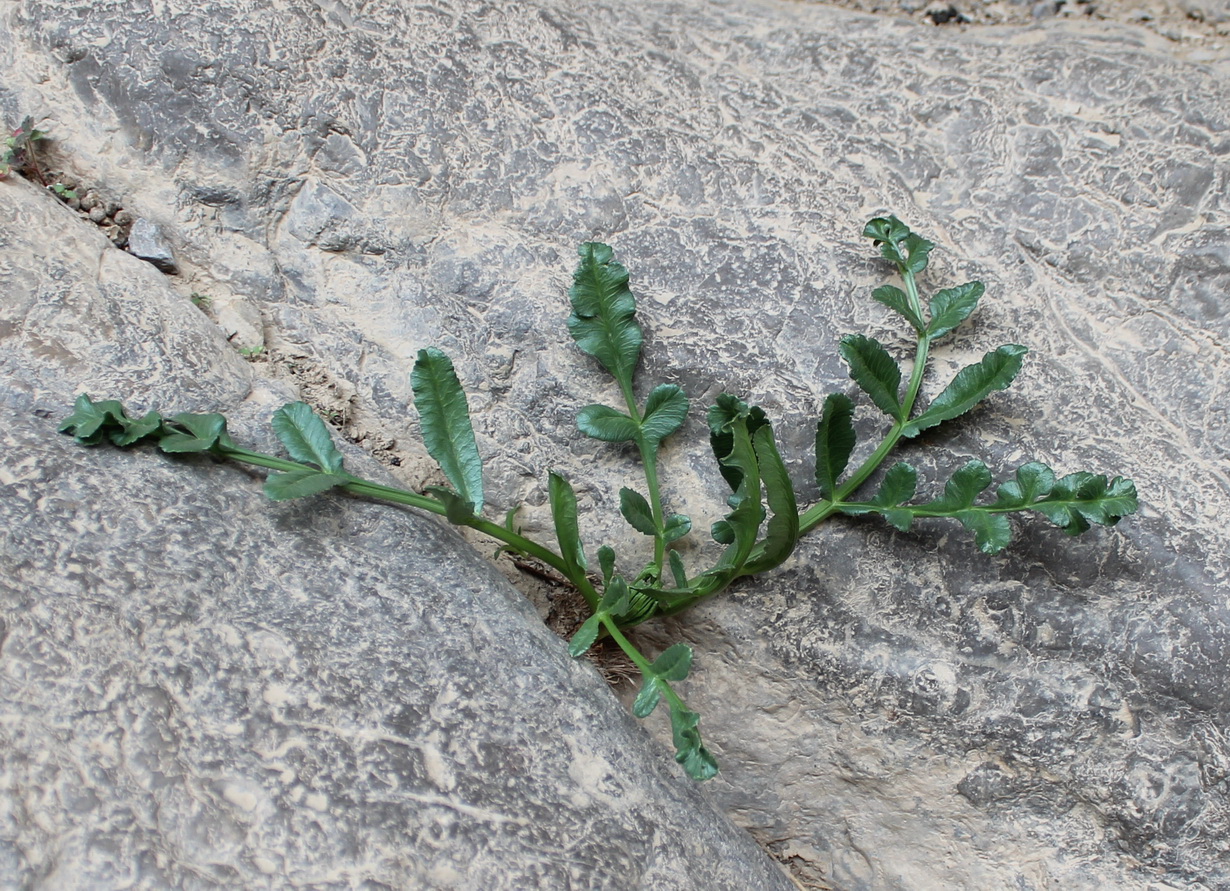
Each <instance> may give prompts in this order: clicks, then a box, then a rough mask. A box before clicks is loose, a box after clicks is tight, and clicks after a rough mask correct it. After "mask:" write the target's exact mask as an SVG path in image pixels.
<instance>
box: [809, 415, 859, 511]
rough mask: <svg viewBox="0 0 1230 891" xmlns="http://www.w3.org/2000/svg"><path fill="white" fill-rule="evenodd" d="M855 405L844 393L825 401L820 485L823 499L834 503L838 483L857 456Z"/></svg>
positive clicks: (821, 423)
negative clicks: (852, 458) (854, 455)
mask: <svg viewBox="0 0 1230 891" xmlns="http://www.w3.org/2000/svg"><path fill="white" fill-rule="evenodd" d="M853 417H854V402H853V401H852V400H851V399H850V397H849V396H846V395H845V394H844V393H832V394H830V395H829V397H828V398H827V399H825V400H824V411H823V412H822V414H821V415H820V420H819V422H818V423H817V424H816V485H817V486H819V487H820V497H821V498H825V499H829V500H831V499H832V497H833V493H834V492H835V491H836V490H837V480H838V479H839V478H840V477H841V475H842V473H844V472H845V469H846V465H847V464H849V463H850V455H851V454H852V453H853V452H854V444H855V435H854V424H853V423H852V420H851V419H852V418H853Z"/></svg>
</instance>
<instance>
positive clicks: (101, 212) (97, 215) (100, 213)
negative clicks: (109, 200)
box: [82, 201, 107, 223]
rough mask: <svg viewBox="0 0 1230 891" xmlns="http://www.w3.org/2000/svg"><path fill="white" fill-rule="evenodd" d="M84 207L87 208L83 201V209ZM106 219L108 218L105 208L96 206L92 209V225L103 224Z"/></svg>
mask: <svg viewBox="0 0 1230 891" xmlns="http://www.w3.org/2000/svg"><path fill="white" fill-rule="evenodd" d="M84 206H85V202H84V201H83V202H82V207H84ZM106 218H107V211H106V209H105V208H102V207H99V206H98V205H97V204H95V205H94V206H93V207H91V208H90V222H91V223H102V221H103V220H105V219H106Z"/></svg>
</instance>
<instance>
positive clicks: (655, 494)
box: [619, 380, 666, 582]
mask: <svg viewBox="0 0 1230 891" xmlns="http://www.w3.org/2000/svg"><path fill="white" fill-rule="evenodd" d="M619 389H620V391H621V392H622V393H623V396H624V403H625V404H626V405H627V406H628V416H629V417H631V418H632V420H633V421H635V422H636V425H637V427H640V425H641V421H642V420H643V419H642V418H641V410H640V408H639V407H638V406H637V404H636V396H635V395H634V394H633V393H632V382H631V381H630V380H620V381H619ZM636 448H637V450H638V451H639V452H640V453H641V466H642V467H643V468H644V470H645V486H646V487H647V488H648V489H649V509H650V511H651V512H652V513H653V528H654V534H653V565H654V566H656V567H657V571H656V577H655V579H654V580H655V581H659V582H660V581H661V580H662V567H663V566H664V565H665V560H666V517H665V514H664V513H663V510H662V493H661V492H659V491H658V455H657V451H656V450H654V449H650V448H649V447H648V445H647V444H646V442H645V439H644V437H642V436H637V438H636Z"/></svg>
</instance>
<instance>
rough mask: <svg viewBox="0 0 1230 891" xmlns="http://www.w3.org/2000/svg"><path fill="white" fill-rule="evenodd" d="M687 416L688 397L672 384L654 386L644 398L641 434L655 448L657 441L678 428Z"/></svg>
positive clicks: (660, 440)
mask: <svg viewBox="0 0 1230 891" xmlns="http://www.w3.org/2000/svg"><path fill="white" fill-rule="evenodd" d="M687 416H688V397H687V396H685V395H684V393H683V390H681V389H680V388H679V387H677V386H675V385H674V384H662V385H661V386H657V387H654V389H653V392H652V393H650V394H649V398H648V399H646V400H645V411H644V413H643V414H642V416H641V435H643V436H644V437H645V440H646V441H647V442H649V443H652V444H653V446H654V447H655V448H656V446H657V445H658V443H660V442H662V440H664V439H666V437H668V436H670V435H671V434H672V433H674V432H675V431H676V430H678V429H679V428H680V427H681V426H682V425H683V422H684V419H686V418H687Z"/></svg>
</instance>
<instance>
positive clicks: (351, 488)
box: [215, 445, 599, 609]
mask: <svg viewBox="0 0 1230 891" xmlns="http://www.w3.org/2000/svg"><path fill="white" fill-rule="evenodd" d="M215 452H216V453H217V454H219V455H221V456H222V457H226V458H233V459H234V460H236V461H242V462H244V463H245V464H255V465H256V466H258V467H268V468H269V469H270V470H281V471H292V470H304V469H307V470H315V469H316V468H314V467H312V466H311V465H308V464H300V463H299V462H298V461H290V460H288V459H286V458H277V457H274V456H273V455H267V454H265V453H264V452H253V451H251V450H249V449H243V448H238V447H229V446H222V445H219V446H217V447H216V448H215ZM346 476H347V482H345V483H343V484H342V485H341V486H339V487H338V488H340V489H342V490H343V491H345V492H348V493H349V494H351V495H358V496H362V497H365V498H378V499H380V500H381V501H390V502H392V503H394V504H404V505H406V506H408V507H414V508H418V509H419V510H424V511H427V512H429V513H433V514H438V515H440V516H446V515H447V509H446V508H445V506H444V505H443V504H441V503H440V502H439V501H436V500H435V499H434V498H429V497H428V496H426V495H420V494H418V493H417V492H411V491H408V490H406V489H399V488H396V487H394V486H385V485H381V484H380V483H373V482H371V481H369V480H365V479H363V478H362V477H357V476H352V475H350V474H346ZM464 525H466V526H469V527H470V528H471V529H475V530H477V531H479V532H482V533H483V534H484V535H490V536H491V537H492V538H494V539H496V540H497V541H501V542H503V543H504V544H506V545H508V546H510V547H512V548H515V549H517V550H518V551H521V552H522V553H524V554H528V555H530V556H531V557H537V558H538V559H539V560H541V561H542V562H543V563H546V564H547V565H548V566H550V567H551V568H553V569H555V570H556V571H557V572H559V573H561V574H562V575H563V576H564V577H565V578H566V579H568V581H570V582H572V584H574V585H575V586H576V587H577V589H578V590H579V591H580V592H581V595H582V596H583V597H584V598H585V600H586V602H588V603H589V605H590V607H591V608H594V609H596V608H597V606H598V600H599V597H598V593H597V592H596V591H595V590H594V586H593V584H592V583H591V582H590V581H589V579H588V578H586V577H585V575H584V574H583V573H578V574H573V573H572V572H571V571H570V568H569V566H568V564H567V563H566V562H565V561H564V558H563V557H561V556H559V555H558V554H556V553H555V552H554V551H551V550H550V549H548V548H545V547H543V546H542V545H540V544H538V543H537V542H536V541H533V540H532V539H529V538H526V537H525V536H523V535H519V534H517V533H516V532H513V531H511V530H509V529H506V528H505V527H503V526H501V525H499V524H498V523H493V522H491V521H490V520H486V519H484V518H482V517H478V516H474V517H470V518H469V519H468V520H467V521H466V522H465V523H464Z"/></svg>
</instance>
